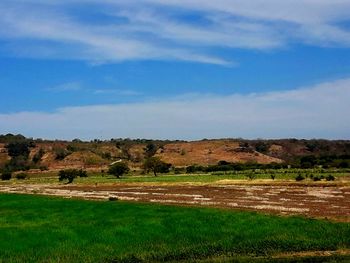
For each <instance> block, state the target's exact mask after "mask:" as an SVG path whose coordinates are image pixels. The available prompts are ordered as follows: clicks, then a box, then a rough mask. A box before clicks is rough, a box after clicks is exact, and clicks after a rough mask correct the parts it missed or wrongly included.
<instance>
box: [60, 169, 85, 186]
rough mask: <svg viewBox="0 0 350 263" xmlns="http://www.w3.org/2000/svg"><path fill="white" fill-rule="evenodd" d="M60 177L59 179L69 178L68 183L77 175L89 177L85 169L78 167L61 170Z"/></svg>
mask: <svg viewBox="0 0 350 263" xmlns="http://www.w3.org/2000/svg"><path fill="white" fill-rule="evenodd" d="M58 177H59V178H58V179H59V181H60V182H61V181H64V180H68V183H69V184H70V183H72V182H73V180H74V179H75V178H77V177H87V172H86V171H84V170H81V169H80V170H77V169H67V170H61V171H59V173H58Z"/></svg>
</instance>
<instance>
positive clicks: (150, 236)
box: [0, 194, 350, 263]
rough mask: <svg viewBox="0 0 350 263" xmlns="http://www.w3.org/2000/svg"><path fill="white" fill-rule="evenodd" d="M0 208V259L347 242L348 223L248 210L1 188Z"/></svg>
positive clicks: (329, 246)
mask: <svg viewBox="0 0 350 263" xmlns="http://www.w3.org/2000/svg"><path fill="white" fill-rule="evenodd" d="M28 203H30V205H28ZM0 211H1V217H0V222H1V223H0V262H48V259H49V262H72V263H74V262H155V261H158V262H164V261H172V262H177V261H181V260H182V261H183V260H186V262H190V261H195V260H201V259H203V260H204V259H208V260H209V259H211V258H212V257H219V258H220V257H221V258H226V259H227V261H230V260H231V261H232V260H233V261H235V260H237V261H238V259H239V258H246V261H244V262H252V261H253V262H254V259H256V261H257V262H262V261H259V260H262V259H264V258H265V259H266V261H264V262H270V260H271V256H274V255H276V254H280V253H293V252H300V251H320V250H337V249H345V248H349V247H350V225H349V224H346V223H331V222H329V221H322V220H313V219H304V218H299V217H277V216H271V215H264V214H258V213H253V212H232V211H225V210H220V209H209V208H184V207H172V206H162V205H153V204H152V205H151V204H147V205H146V204H133V203H125V202H120V201H118V202H93V201H83V200H67V199H63V198H53V197H40V196H26V195H7V194H5V195H0ZM135 215H137V217H135ZM218 237H220V238H219V239H218ZM174 241H176V242H174ZM257 256H259V257H262V258H256V257H257ZM347 259H349V258H347ZM278 262H280V261H278ZM283 262H284V261H283ZM293 262H294V261H293ZM298 262H303V260H301V261H298ZM305 262H321V261H320V258H318V259H317V257H315V258H314V260H313V261H307V260H305ZM322 262H323V261H322ZM344 262H346V261H345V260H344Z"/></svg>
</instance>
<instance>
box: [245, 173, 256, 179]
mask: <svg viewBox="0 0 350 263" xmlns="http://www.w3.org/2000/svg"><path fill="white" fill-rule="evenodd" d="M245 176H246V177H248V178H249V180H253V179H255V178H256V174H255V173H246V174H245Z"/></svg>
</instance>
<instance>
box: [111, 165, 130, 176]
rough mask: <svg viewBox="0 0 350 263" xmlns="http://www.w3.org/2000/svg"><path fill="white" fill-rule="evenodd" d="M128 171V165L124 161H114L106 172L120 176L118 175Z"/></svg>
mask: <svg viewBox="0 0 350 263" xmlns="http://www.w3.org/2000/svg"><path fill="white" fill-rule="evenodd" d="M129 171H130V169H129V166H128V164H127V163H125V162H119V163H115V164H113V165H112V166H110V167H109V170H108V173H109V174H111V175H114V176H116V177H117V178H120V176H122V175H124V174H126V173H128V172H129Z"/></svg>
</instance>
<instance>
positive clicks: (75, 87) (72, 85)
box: [46, 82, 82, 92]
mask: <svg viewBox="0 0 350 263" xmlns="http://www.w3.org/2000/svg"><path fill="white" fill-rule="evenodd" d="M81 89H82V86H81V83H80V82H67V83H63V84H60V85H57V86H55V87H51V88H47V89H46V90H47V91H50V92H65V91H79V90H81Z"/></svg>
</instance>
